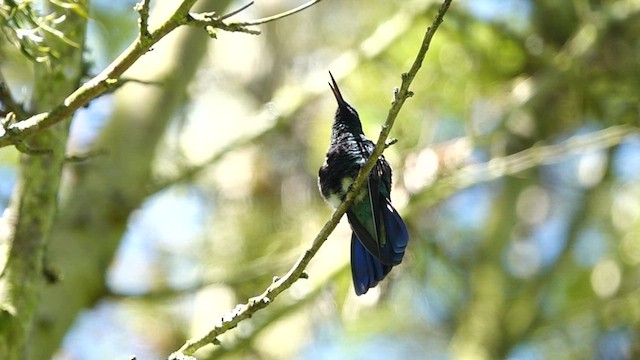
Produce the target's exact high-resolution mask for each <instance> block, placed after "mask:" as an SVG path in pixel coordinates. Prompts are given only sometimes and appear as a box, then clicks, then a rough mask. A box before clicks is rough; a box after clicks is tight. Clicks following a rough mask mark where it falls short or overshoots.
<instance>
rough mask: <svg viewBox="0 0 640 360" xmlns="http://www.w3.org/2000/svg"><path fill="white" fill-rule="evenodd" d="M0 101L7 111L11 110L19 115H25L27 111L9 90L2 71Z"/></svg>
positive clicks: (0, 75)
mask: <svg viewBox="0 0 640 360" xmlns="http://www.w3.org/2000/svg"><path fill="white" fill-rule="evenodd" d="M0 102H2V105H3V107H4V110H6V112H7V113H9V112H12V113H14V114H16V116H19V117H25V116H27V111H26V110H25V109H24V107H23V106H22V104H20V103H19V102H17V101H16V100H15V99H14V97H13V95H12V94H11V90H10V89H9V86H8V85H7V82H6V81H5V79H4V76H3V75H2V73H0Z"/></svg>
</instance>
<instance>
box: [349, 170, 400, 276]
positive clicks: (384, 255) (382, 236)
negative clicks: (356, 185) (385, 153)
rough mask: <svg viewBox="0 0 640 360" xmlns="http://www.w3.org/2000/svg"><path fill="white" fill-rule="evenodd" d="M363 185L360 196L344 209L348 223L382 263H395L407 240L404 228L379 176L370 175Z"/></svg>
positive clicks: (398, 261) (367, 248) (398, 260)
mask: <svg viewBox="0 0 640 360" xmlns="http://www.w3.org/2000/svg"><path fill="white" fill-rule="evenodd" d="M372 175H373V174H372ZM366 185H367V186H366V188H365V189H364V192H365V194H364V195H363V197H362V199H359V200H358V201H356V202H354V204H353V205H352V206H351V208H350V209H349V211H347V218H348V220H349V224H351V229H352V230H353V232H354V233H355V235H356V236H357V237H358V239H359V240H360V242H361V243H362V246H363V247H364V248H365V249H366V250H367V251H368V252H369V253H370V254H371V255H373V256H374V257H375V258H376V259H378V260H379V261H381V262H382V263H384V264H386V265H392V266H393V265H398V264H400V262H401V261H402V258H403V257H404V250H405V248H406V247H407V243H408V242H409V235H408V232H407V228H406V226H405V224H404V222H403V221H402V218H401V217H400V215H398V212H397V211H396V210H395V209H394V208H393V206H392V205H391V201H390V200H389V198H388V197H387V196H385V194H384V193H383V192H382V191H381V187H380V176H371V177H370V178H369V181H368V182H367V184H366Z"/></svg>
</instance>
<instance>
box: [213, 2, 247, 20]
mask: <svg viewBox="0 0 640 360" xmlns="http://www.w3.org/2000/svg"><path fill="white" fill-rule="evenodd" d="M251 5H253V1H250V2H249V3H247V4H246V5H243V6H242V7H241V8H239V9H237V10H233V11H232V12H230V13H228V14H226V15H222V16H220V20H225V19H228V18H230V17H232V16H233V15H236V14H238V13H240V12H242V11H244V10H245V9H247V8H249V6H251Z"/></svg>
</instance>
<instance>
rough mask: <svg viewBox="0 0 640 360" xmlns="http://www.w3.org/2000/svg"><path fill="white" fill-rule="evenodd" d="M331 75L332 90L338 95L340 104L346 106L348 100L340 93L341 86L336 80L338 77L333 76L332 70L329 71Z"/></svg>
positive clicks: (334, 94)
mask: <svg viewBox="0 0 640 360" xmlns="http://www.w3.org/2000/svg"><path fill="white" fill-rule="evenodd" d="M329 76H330V77H331V82H330V83H329V87H330V88H331V91H333V96H335V97H336V101H337V102H338V106H345V105H346V104H347V102H346V101H344V99H343V98H342V94H341V93H340V88H339V87H338V83H337V82H336V79H334V78H333V75H332V74H331V71H329ZM332 83H333V85H332Z"/></svg>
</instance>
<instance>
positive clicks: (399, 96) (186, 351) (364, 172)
mask: <svg viewBox="0 0 640 360" xmlns="http://www.w3.org/2000/svg"><path fill="white" fill-rule="evenodd" d="M450 5H451V0H444V2H443V3H442V5H441V7H440V9H439V10H438V12H437V14H436V17H435V19H434V21H433V23H432V25H431V26H430V27H429V28H427V31H426V33H425V35H424V38H423V40H422V45H421V47H420V50H419V51H418V54H417V56H416V59H415V61H414V63H413V65H412V66H411V69H410V70H409V72H408V73H405V74H403V75H402V84H401V86H400V90H399V91H397V92H396V95H395V99H394V101H393V103H392V105H391V109H390V110H389V113H388V115H387V119H386V121H385V123H384V125H383V126H382V131H381V132H380V135H379V137H378V141H377V143H376V148H375V149H374V151H373V153H372V155H371V157H370V158H369V159H368V160H367V162H366V163H365V164H364V166H363V167H362V168H361V169H360V173H359V174H358V176H357V178H356V180H355V181H354V182H353V184H352V186H351V189H350V190H349V192H348V193H347V196H346V198H345V200H344V202H343V203H342V204H341V205H340V206H339V207H338V209H336V210H335V212H334V213H333V215H332V216H331V219H329V221H327V223H326V224H325V225H324V227H323V228H322V229H321V230H320V232H319V233H318V235H317V236H316V238H315V239H314V240H313V243H312V245H311V247H309V248H308V249H307V250H306V251H305V252H304V254H302V256H300V258H299V259H298V261H297V262H296V263H295V264H294V265H293V267H292V268H291V269H290V270H289V272H287V274H286V275H285V276H283V277H282V278H278V279H276V280H275V281H274V282H273V283H272V284H271V285H270V286H269V287H268V288H267V289H266V290H265V291H264V292H263V293H262V294H260V295H258V296H256V297H253V298H251V299H249V301H248V302H247V303H246V304H239V305H237V306H236V307H235V309H233V310H232V311H230V312H229V313H227V315H225V316H223V318H222V319H220V321H219V322H218V323H217V324H216V325H215V326H214V327H213V328H212V329H211V330H210V331H209V332H208V333H207V334H205V335H204V336H202V337H200V338H197V339H191V340H189V341H187V342H186V343H185V344H184V345H183V346H182V347H181V348H180V349H179V350H178V351H177V352H175V353H173V354H171V356H170V357H169V359H174V360H175V359H188V358H190V357H191V355H192V354H193V353H194V352H196V351H197V350H198V349H200V348H202V347H203V346H205V345H207V344H210V343H213V344H217V343H219V341H218V340H217V337H218V336H219V335H221V334H223V333H226V332H227V331H229V330H230V329H233V328H234V327H236V326H237V325H238V323H240V322H241V321H243V320H245V319H248V318H250V317H251V316H253V314H254V313H255V312H257V311H258V310H260V309H263V308H265V307H267V306H268V305H269V304H270V303H271V302H272V301H273V300H274V299H275V298H276V297H277V296H278V295H279V294H280V293H282V292H283V291H285V290H286V289H288V288H289V287H291V285H293V283H295V282H296V281H298V279H300V278H306V277H307V275H306V274H305V273H304V270H305V268H306V267H307V265H308V264H309V262H310V261H311V259H312V258H313V257H314V256H315V254H316V253H317V252H318V250H319V249H320V247H321V246H322V244H323V243H324V242H325V241H326V240H327V237H328V236H329V235H330V234H331V233H332V232H333V230H334V229H335V228H336V226H337V225H338V223H339V222H340V219H341V218H342V216H343V215H344V213H345V212H346V211H347V210H348V209H349V207H350V206H351V204H352V203H353V201H354V199H355V197H356V194H357V193H358V192H359V190H360V188H361V187H362V185H363V184H364V182H365V180H366V178H367V177H368V175H369V173H370V172H371V170H372V169H373V167H374V165H375V163H376V161H377V159H378V158H379V157H380V155H382V152H383V151H384V149H385V147H386V146H385V143H386V140H387V137H388V136H389V132H390V131H391V128H392V127H393V124H394V122H395V119H396V118H397V116H398V114H399V112H400V110H401V108H402V106H403V104H404V102H405V100H406V99H407V98H409V97H411V96H412V95H413V94H412V93H411V92H410V91H409V86H410V85H411V82H412V81H413V79H414V78H415V76H416V74H417V72H418V70H419V69H420V67H421V66H422V62H423V60H424V57H425V55H426V53H427V51H428V50H429V44H430V43H431V39H432V38H433V35H434V34H435V32H436V30H437V29H438V27H439V26H440V24H441V23H442V20H443V18H444V15H445V13H446V12H447V10H448V9H449V6H450Z"/></svg>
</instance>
